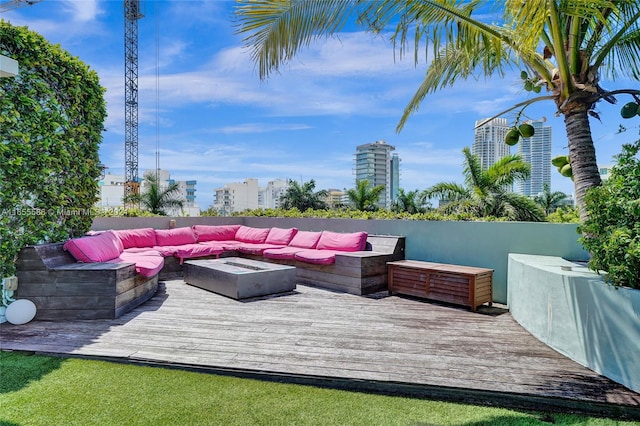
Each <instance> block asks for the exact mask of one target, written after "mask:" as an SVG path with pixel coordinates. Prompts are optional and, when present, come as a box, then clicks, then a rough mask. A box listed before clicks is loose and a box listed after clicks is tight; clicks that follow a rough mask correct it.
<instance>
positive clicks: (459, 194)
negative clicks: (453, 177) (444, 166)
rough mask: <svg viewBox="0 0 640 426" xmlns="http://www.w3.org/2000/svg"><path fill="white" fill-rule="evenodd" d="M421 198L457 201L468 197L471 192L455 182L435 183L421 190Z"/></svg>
mask: <svg viewBox="0 0 640 426" xmlns="http://www.w3.org/2000/svg"><path fill="white" fill-rule="evenodd" d="M423 196H424V197H423V198H436V199H439V200H445V201H457V200H463V199H468V198H470V197H471V194H470V193H469V191H468V190H467V188H465V187H464V186H462V185H460V184H457V183H455V182H441V183H437V184H435V185H433V186H431V187H429V188H427V189H425V190H424V192H423Z"/></svg>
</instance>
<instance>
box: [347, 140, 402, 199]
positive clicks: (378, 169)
mask: <svg viewBox="0 0 640 426" xmlns="http://www.w3.org/2000/svg"><path fill="white" fill-rule="evenodd" d="M395 149H396V148H395V147H394V146H392V145H388V144H387V143H386V142H385V141H383V140H380V141H376V142H374V143H367V144H363V145H358V146H357V147H356V153H355V163H356V164H355V175H356V182H359V181H363V180H365V179H366V180H367V181H369V184H370V185H371V186H372V187H375V186H378V185H382V186H384V188H385V190H384V191H383V192H382V193H381V194H380V199H379V200H378V204H377V205H378V207H381V208H389V207H391V200H392V175H393V174H394V172H392V161H391V151H393V150H395ZM396 157H397V156H396ZM394 164H395V165H396V166H397V167H398V170H397V172H396V174H397V176H396V178H397V179H396V180H399V177H400V172H399V166H400V159H399V158H398V159H397V160H396V161H395V163H394Z"/></svg>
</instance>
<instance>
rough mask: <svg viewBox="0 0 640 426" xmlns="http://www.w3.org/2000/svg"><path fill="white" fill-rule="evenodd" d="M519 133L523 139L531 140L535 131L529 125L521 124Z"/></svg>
mask: <svg viewBox="0 0 640 426" xmlns="http://www.w3.org/2000/svg"><path fill="white" fill-rule="evenodd" d="M518 131H519V132H520V134H521V135H522V137H523V138H530V137H531V136H533V134H534V133H535V129H534V128H533V126H532V125H531V124H529V123H524V124H521V125H520V127H518Z"/></svg>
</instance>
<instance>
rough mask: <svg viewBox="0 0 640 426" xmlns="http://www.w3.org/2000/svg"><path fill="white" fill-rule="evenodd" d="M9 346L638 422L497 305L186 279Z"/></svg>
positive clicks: (622, 396)
mask: <svg viewBox="0 0 640 426" xmlns="http://www.w3.org/2000/svg"><path fill="white" fill-rule="evenodd" d="M0 349H2V350H20V351H33V352H38V353H46V354H59V355H63V356H81V357H96V358H100V359H110V360H117V361H124V362H134V363H142V364H152V365H163V366H172V367H178V368H188V369H194V370H198V371H207V372H213V373H220V374H232V375H237V376H240V377H254V378H260V379H267V380H276V381H286V382H293V383H302V384H311V385H316V386H330V387H336V388H344V389H352V390H362V391H368V392H382V393H391V394H404V395H410V396H416V397H428V398H436V399H446V400H461V401H466V402H475V403H480V404H492V405H502V406H512V407H520V408H530V409H537V410H541V409H542V410H563V411H573V412H582V413H589V414H603V415H607V416H617V417H626V418H637V419H640V394H638V393H635V392H632V391H630V390H629V389H627V388H625V387H623V386H621V385H618V384H616V383H614V382H612V381H610V380H608V379H607V378H604V377H602V376H599V375H598V374H596V373H594V372H592V371H591V370H588V369H587V368H585V367H582V366H580V365H578V364H576V363H574V362H573V361H571V360H569V359H567V358H565V357H563V356H562V355H560V354H558V353H557V352H555V351H553V350H552V349H550V348H548V347H547V346H546V345H544V344H543V343H541V342H539V341H538V340H537V339H535V338H534V337H532V336H531V335H530V334H529V333H527V332H526V331H525V330H524V329H522V328H521V327H520V326H519V325H518V324H517V323H516V322H515V321H514V320H513V318H512V317H511V316H510V315H509V313H508V312H507V311H506V310H504V309H501V308H500V307H495V306H494V307H492V308H489V307H486V306H483V307H480V308H479V309H478V312H476V313H472V312H470V311H469V310H467V309H464V308H456V307H452V306H445V305H439V304H434V303H426V302H425V301H421V300H417V299H412V298H407V297H399V296H387V295H386V292H385V293H378V294H376V295H373V296H372V297H363V296H355V295H350V294H345V293H336V292H331V291H327V290H323V289H318V288H313V287H307V286H301V285H299V286H298V287H297V289H296V290H295V291H294V292H291V293H287V294H285V295H280V296H276V297H264V298H256V299H247V300H245V301H236V300H233V299H229V298H226V297H223V296H219V295H216V294H213V293H210V292H207V291H205V290H202V289H199V288H196V287H191V286H189V285H186V284H184V283H183V282H182V281H181V280H175V281H166V282H161V283H160V290H159V291H158V293H157V294H156V296H155V297H153V298H152V299H151V300H149V301H148V302H146V303H145V304H143V305H141V306H139V307H138V308H136V309H134V310H133V311H131V312H129V313H127V314H125V315H123V316H122V317H120V318H117V319H114V320H92V321H60V322H46V321H34V322H31V323H29V324H25V325H22V326H15V325H10V324H2V325H0Z"/></svg>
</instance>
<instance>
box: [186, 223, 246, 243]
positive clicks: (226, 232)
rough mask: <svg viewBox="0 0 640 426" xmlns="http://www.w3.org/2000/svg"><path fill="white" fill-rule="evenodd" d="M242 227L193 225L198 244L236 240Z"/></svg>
mask: <svg viewBox="0 0 640 426" xmlns="http://www.w3.org/2000/svg"><path fill="white" fill-rule="evenodd" d="M238 228H240V225H193V233H194V234H196V238H197V239H198V242H203V241H226V240H234V239H235V238H236V232H237V231H238Z"/></svg>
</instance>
